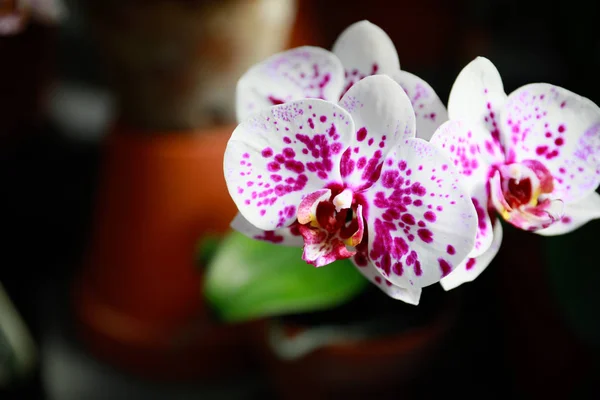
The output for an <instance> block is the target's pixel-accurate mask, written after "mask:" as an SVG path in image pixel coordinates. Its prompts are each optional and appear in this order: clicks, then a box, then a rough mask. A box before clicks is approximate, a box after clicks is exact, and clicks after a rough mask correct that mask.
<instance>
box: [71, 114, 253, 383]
mask: <svg viewBox="0 0 600 400" xmlns="http://www.w3.org/2000/svg"><path fill="white" fill-rule="evenodd" d="M231 129H232V128H231V127H227V126H226V127H222V128H218V129H214V130H210V131H207V130H203V131H202V132H199V133H198V134H190V133H189V132H187V133H186V134H176V133H165V134H160V135H153V136H152V135H148V134H147V133H144V132H140V131H136V130H134V129H131V128H127V127H124V126H117V127H116V128H115V129H114V131H113V132H111V135H110V137H109V138H108V142H107V144H106V149H105V152H106V155H105V160H104V168H103V170H102V176H101V185H100V188H99V191H98V198H97V206H96V207H97V208H96V210H97V213H96V218H95V230H94V232H93V238H92V242H91V246H90V249H89V250H90V251H89V257H88V259H87V263H86V265H85V268H84V269H83V273H82V276H81V280H80V281H79V282H78V285H77V286H76V290H75V296H76V298H75V306H76V312H77V316H78V319H79V322H80V328H81V330H82V333H83V337H84V340H85V341H86V342H87V344H88V346H89V347H90V349H91V350H92V351H93V352H94V353H96V354H97V355H98V356H100V357H102V358H104V359H108V360H112V361H114V362H117V363H118V364H119V365H121V366H122V367H125V368H128V369H130V370H132V371H135V372H138V373H141V374H143V375H149V376H160V377H165V378H168V377H176V378H185V377H193V376H204V377H212V376H216V375H219V374H221V373H223V370H227V373H229V372H231V371H233V370H236V369H237V367H240V366H241V365H242V364H243V363H244V360H243V357H242V356H240V354H242V353H243V349H240V347H242V346H243V343H242V342H243V341H242V340H240V335H241V334H242V332H241V331H240V330H238V329H236V327H230V326H227V327H225V326H218V325H215V324H213V323H212V322H210V318H209V316H208V311H207V308H206V307H205V306H204V304H203V303H202V296H201V293H200V287H201V279H202V276H201V274H200V272H199V270H198V267H197V266H196V265H195V258H194V256H195V251H194V250H195V248H196V244H197V241H198V239H199V238H201V237H202V236H203V235H205V234H215V233H216V234H218V233H221V232H224V231H225V230H226V229H227V228H228V225H229V222H230V221H231V219H232V218H233V216H234V214H235V211H236V210H235V206H234V204H233V202H232V201H231V200H230V198H229V196H228V194H227V190H226V188H225V183H224V181H223V179H222V177H221V174H220V165H221V164H222V158H223V150H224V147H225V144H226V141H227V139H228V138H229V134H230V132H231ZM209 360H210V362H207V361H209Z"/></svg>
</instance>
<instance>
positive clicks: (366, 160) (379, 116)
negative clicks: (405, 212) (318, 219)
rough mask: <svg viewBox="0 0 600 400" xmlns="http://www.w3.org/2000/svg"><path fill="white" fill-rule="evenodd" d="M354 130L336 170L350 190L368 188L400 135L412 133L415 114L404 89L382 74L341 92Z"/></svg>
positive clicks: (411, 134) (409, 135)
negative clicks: (344, 92) (343, 93)
mask: <svg viewBox="0 0 600 400" xmlns="http://www.w3.org/2000/svg"><path fill="white" fill-rule="evenodd" d="M340 105H341V106H342V107H343V108H345V109H346V110H348V112H349V113H350V115H351V116H352V119H353V120H354V125H355V127H356V132H355V133H354V134H353V135H352V137H351V138H350V139H349V140H350V141H349V142H348V143H349V144H350V147H349V148H348V150H346V152H345V153H344V155H343V157H342V160H341V165H340V172H341V175H342V178H343V180H344V182H345V183H346V184H347V185H348V186H350V187H351V188H353V189H357V190H359V189H361V188H365V187H368V186H370V185H372V184H373V182H374V181H375V180H376V179H377V177H378V176H379V170H380V169H379V166H380V165H381V162H382V161H383V159H384V158H385V156H386V155H387V153H388V152H389V151H390V149H393V148H395V147H396V146H397V145H398V143H400V142H401V140H402V139H404V138H412V137H414V136H415V114H414V111H413V109H412V105H411V104H410V100H409V99H408V96H407V95H406V93H404V90H402V88H401V87H400V85H398V84H397V83H396V82H394V81H393V80H392V79H390V78H389V77H387V76H384V75H378V76H370V77H367V78H365V79H363V80H361V81H360V82H358V83H357V84H355V85H354V86H352V88H351V89H350V90H348V92H347V93H346V94H345V95H344V97H343V98H342V100H341V101H340Z"/></svg>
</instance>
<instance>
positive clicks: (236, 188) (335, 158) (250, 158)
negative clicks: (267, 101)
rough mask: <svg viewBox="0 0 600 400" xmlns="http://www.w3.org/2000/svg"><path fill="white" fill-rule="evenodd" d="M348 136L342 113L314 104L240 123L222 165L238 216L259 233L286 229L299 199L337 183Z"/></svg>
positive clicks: (348, 127) (304, 102)
mask: <svg viewBox="0 0 600 400" xmlns="http://www.w3.org/2000/svg"><path fill="white" fill-rule="evenodd" d="M353 134H354V123H353V122H352V118H351V117H350V115H349V114H348V113H347V112H346V111H345V110H343V109H342V108H341V107H339V106H338V105H336V104H333V103H330V102H326V101H323V100H317V99H307V100H300V101H294V102H290V103H287V104H282V105H279V106H274V107H271V108H269V109H266V110H263V111H261V112H260V113H258V114H256V115H254V116H253V117H251V118H249V119H248V120H246V121H244V122H243V123H241V124H240V125H238V127H237V128H236V129H235V131H234V132H233V134H232V136H231V139H230V140H229V143H228V144H227V148H226V149H225V159H224V163H223V164H224V172H225V180H226V183H227V188H228V190H229V193H230V195H231V197H232V199H233V201H234V202H235V204H236V206H237V207H238V210H239V211H240V212H241V213H242V215H243V216H244V218H246V219H247V220H248V221H249V222H250V223H251V224H252V225H254V226H256V227H257V228H259V229H262V230H266V231H269V230H274V229H277V228H282V227H285V226H289V225H291V224H292V223H293V222H294V221H295V220H296V212H297V207H298V205H299V204H300V201H301V200H302V198H303V197H304V196H306V195H307V194H309V193H312V192H314V191H316V190H319V189H323V188H324V187H325V186H327V185H328V184H331V183H338V184H339V183H341V178H340V175H339V170H338V165H339V163H340V158H341V156H342V153H343V152H344V150H345V149H346V147H345V146H344V143H348V142H349V141H350V136H351V135H353Z"/></svg>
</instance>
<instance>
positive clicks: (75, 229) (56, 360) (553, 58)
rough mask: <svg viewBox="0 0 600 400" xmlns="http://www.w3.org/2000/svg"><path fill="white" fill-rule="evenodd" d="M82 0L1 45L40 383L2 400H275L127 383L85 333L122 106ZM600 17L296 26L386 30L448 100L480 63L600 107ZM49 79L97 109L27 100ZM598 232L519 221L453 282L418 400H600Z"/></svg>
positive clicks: (8, 190) (8, 248)
mask: <svg viewBox="0 0 600 400" xmlns="http://www.w3.org/2000/svg"><path fill="white" fill-rule="evenodd" d="M71 3H72V4H71V7H72V13H71V15H70V18H69V20H67V21H66V23H65V24H64V25H62V26H61V27H60V29H58V30H54V29H49V28H47V27H44V26H40V25H37V24H32V25H31V26H29V27H28V29H27V30H26V31H25V32H24V33H23V34H21V35H19V36H18V37H11V38H0V90H1V91H0V132H1V135H0V137H1V140H2V141H1V146H0V185H1V187H2V190H1V191H0V221H1V222H0V227H1V228H0V232H2V233H1V236H2V241H1V242H0V243H1V249H2V251H1V254H3V257H2V259H1V261H0V281H1V282H2V284H3V285H4V286H5V287H6V289H7V291H8V293H9V295H10V296H11V298H12V300H13V301H14V303H15V305H16V307H17V309H18V310H19V312H20V313H21V315H22V317H23V319H24V320H25V322H26V323H27V325H28V326H29V327H30V329H31V330H32V332H33V335H34V337H35V338H36V340H37V342H38V344H39V345H40V351H41V355H42V357H41V363H40V365H39V367H38V371H37V374H36V376H35V377H34V378H33V379H32V380H30V381H28V382H27V383H26V384H24V385H22V386H20V387H18V388H15V389H14V390H13V391H12V392H11V393H10V394H9V393H6V394H2V392H0V399H4V398H5V397H6V398H9V396H16V397H15V398H23V399H26V398H49V399H58V400H62V399H63V398H64V399H65V400H69V399H71V398H73V399H75V398H77V397H68V396H67V397H60V396H61V395H60V393H69V390H65V389H64V388H65V386H68V385H70V384H72V383H73V380H76V381H77V382H78V383H77V386H78V387H80V388H82V389H81V391H79V392H76V393H80V396H81V393H85V389H86V385H87V387H88V388H90V390H91V391H92V392H93V391H94V390H100V389H99V388H102V390H108V392H107V393H110V389H109V388H110V386H111V385H113V387H115V390H116V391H117V392H118V391H120V392H121V393H128V395H129V396H130V397H129V398H132V399H133V398H140V399H142V398H143V399H146V398H150V397H148V396H149V394H148V393H150V392H148V390H150V391H151V392H152V393H153V395H155V396H162V397H157V398H188V397H185V396H186V395H187V394H188V393H189V396H190V398H191V396H192V394H193V393H196V392H195V391H199V392H198V393H200V395H199V396H200V398H202V395H203V396H205V398H222V397H224V396H229V397H230V398H258V397H268V396H271V395H272V393H271V392H270V391H269V389H266V388H265V387H264V384H263V383H261V382H262V381H255V380H252V379H251V380H250V381H249V382H248V381H244V382H245V384H244V385H241V386H239V388H238V389H237V391H233V392H231V388H230V387H229V388H228V389H225V387H227V386H228V385H224V388H223V390H221V389H220V387H219V386H217V387H214V386H210V388H209V389H207V388H206V387H201V388H197V387H196V386H194V385H189V384H186V385H183V386H181V385H174V384H162V383H156V382H147V381H144V380H141V379H138V378H134V377H130V376H129V375H127V374H123V373H121V372H119V371H118V369H117V370H116V369H113V368H112V367H110V366H108V365H106V364H104V363H102V362H100V361H97V360H95V358H94V357H93V356H91V355H90V354H87V353H86V349H85V347H84V346H82V345H81V343H79V342H78V340H77V337H76V335H74V332H73V330H72V329H71V312H70V306H71V300H70V297H69V293H70V285H71V282H72V279H73V277H74V275H75V274H76V273H77V272H78V270H79V268H80V264H81V260H82V257H83V255H84V253H85V249H86V245H87V243H88V240H89V233H90V229H91V216H92V215H93V210H94V204H95V203H94V199H95V194H96V187H97V177H98V169H99V165H100V163H101V161H102V154H103V153H102V149H103V138H104V134H105V131H106V130H107V129H108V127H109V126H110V120H111V119H112V118H115V116H116V115H117V114H118V112H117V111H115V107H116V105H115V103H114V95H113V94H112V93H111V91H110V89H109V88H108V86H107V78H106V75H105V73H104V70H103V68H102V64H103V62H102V55H101V54H99V53H98V50H97V48H96V47H95V45H94V42H93V40H92V39H91V37H90V34H89V29H88V25H87V22H86V19H85V14H84V13H82V12H81V10H82V7H81V4H80V3H79V2H71ZM598 15H600V3H598V2H588V1H580V0H571V1H569V2H562V3H554V2H549V1H529V0H523V1H502V0H490V1H485V2H483V1H456V2H453V1H442V0H439V1H438V0H422V1H419V2H405V1H391V0H390V1H384V0H369V1H368V2H359V1H354V0H351V1H339V2H338V1H312V2H307V1H301V13H300V16H299V18H301V19H302V20H303V21H304V23H305V24H306V26H307V27H309V28H310V29H308V33H307V37H310V38H312V39H314V40H316V41H318V42H319V43H312V44H315V45H321V46H323V47H326V48H330V47H331V44H332V43H333V41H334V40H335V38H336V37H337V35H338V34H339V33H340V32H341V31H342V30H343V29H344V28H345V27H346V26H347V25H349V24H350V23H352V22H354V21H357V20H360V19H368V20H370V21H371V22H373V23H375V24H377V25H379V26H380V27H381V28H383V29H384V30H385V31H386V32H387V33H388V34H389V35H390V36H391V38H392V40H393V41H394V43H395V45H396V47H397V49H398V53H399V55H400V61H401V65H402V68H403V69H405V70H407V71H410V72H412V73H415V74H417V75H419V76H421V77H422V78H424V79H425V80H426V81H428V82H429V83H430V84H431V85H432V86H433V87H434V88H435V89H436V91H437V93H438V94H439V96H440V98H442V100H444V101H445V100H446V99H447V98H448V94H449V91H450V88H451V85H452V82H453V80H454V78H455V77H456V75H457V73H458V72H459V71H460V69H461V68H462V67H463V66H464V65H466V64H467V63H468V62H469V61H470V60H471V59H473V58H474V57H476V56H478V55H483V56H486V57H487V58H489V59H490V60H492V62H493V63H494V64H495V65H496V66H497V68H498V70H499V71H500V73H501V75H502V77H503V80H504V85H505V90H506V92H507V93H510V92H511V91H512V90H514V89H516V88H518V87H519V86H521V85H523V84H526V83H531V82H549V83H553V84H557V85H560V86H563V87H566V88H568V89H570V90H572V91H574V92H576V93H578V94H580V95H583V96H585V97H588V98H590V99H591V100H593V101H594V102H596V103H598V102H600V80H599V79H598V71H600V34H599V33H598V22H597V18H598ZM302 40H303V39H302V38H300V42H302ZM53 45H56V46H57V47H56V50H52V47H49V46H53ZM11 60H12V62H11ZM15 60H18V61H15ZM49 77H52V80H53V81H54V82H55V83H56V84H57V85H61V84H65V83H68V84H75V86H76V87H77V88H79V89H78V90H80V91H82V92H83V93H84V98H88V97H91V98H92V99H94V100H93V101H91V102H90V105H89V107H90V108H91V109H92V110H91V111H90V114H89V116H86V117H85V118H83V119H82V118H81V116H79V118H77V117H76V118H75V119H76V121H74V122H72V123H68V122H65V121H66V120H69V118H71V116H69V113H67V116H66V117H65V116H64V115H63V114H64V113H63V114H61V113H60V112H57V111H56V110H57V109H58V110H60V108H61V107H66V106H64V105H63V104H73V103H72V102H71V103H69V102H67V103H62V101H64V99H63V98H62V97H60V98H59V97H56V96H54V97H53V96H50V99H51V100H50V104H49V105H47V104H46V103H45V102H43V101H42V100H41V98H46V97H43V96H41V95H40V98H37V97H34V98H31V97H28V95H29V94H30V93H32V92H33V93H35V88H36V87H39V86H40V85H42V84H43V82H45V81H46V80H47V79H48V78H49ZM86 96H87V97H86ZM38 101H39V103H40V104H41V103H43V104H46V105H44V107H45V108H46V109H47V112H45V113H44V114H43V115H45V116H46V117H45V118H41V119H40V118H37V117H36V115H37V114H36V115H32V114H29V113H28V111H27V110H31V109H35V108H36V105H37V104H38V103H37V102H38ZM3 121H7V122H6V123H4V122H3ZM81 121H83V123H82V122H81ZM86 121H89V125H88V126H86V124H85V122H86ZM599 229H600V225H599V224H598V223H591V224H589V225H588V226H586V227H585V228H584V229H582V230H581V232H579V233H577V234H574V235H567V236H566V237H564V238H559V239H543V238H539V237H537V236H534V235H532V234H527V233H523V232H518V231H516V230H515V229H509V228H507V229H506V230H505V238H506V239H505V241H504V243H503V248H502V250H501V252H500V254H499V256H498V257H497V259H496V260H495V261H494V263H493V264H492V265H491V266H490V267H489V269H488V270H486V272H485V273H484V274H482V275H481V276H480V277H479V278H478V279H477V281H476V282H474V283H471V284H465V285H463V286H462V287H461V288H460V289H457V290H459V291H460V292H461V293H462V297H463V302H462V307H461V313H460V317H459V321H458V322H457V325H456V327H455V331H454V334H453V336H452V339H451V341H449V342H448V344H447V345H446V346H445V347H444V349H443V350H442V351H441V353H440V356H439V362H438V364H437V365H436V366H435V368H434V371H433V372H432V373H431V374H429V375H427V376H424V377H421V378H419V379H420V380H419V382H417V387H419V388H420V391H418V392H417V393H419V395H417V396H416V397H417V398H421V397H422V398H430V397H433V396H438V395H445V396H448V395H450V396H452V397H454V396H457V397H459V396H460V397H466V398H507V397H508V398H558V397H559V396H561V397H563V398H564V396H566V397H567V398H583V399H585V398H590V399H591V398H599V396H600V392H599V390H600V389H598V381H599V379H600V367H599V365H600V364H599V357H598V348H599V347H598V345H599V338H598V332H599V331H598V324H597V321H598V319H599V318H598V313H597V311H595V310H597V308H595V307H594V305H596V306H597V305H600V304H597V303H595V301H597V300H598V294H597V293H598V285H599V284H600V281H599V279H598V272H596V270H598V268H596V265H597V264H596V257H595V251H596V250H595V248H596V247H597V244H596V243H597V240H596V238H597V237H598V232H599ZM561 256H562V258H561ZM549 258H550V260H549ZM552 260H554V263H552V262H551V261H552ZM557 260H559V262H558V263H557ZM575 269H576V270H575ZM570 271H573V272H570ZM61 368H62V370H61ZM63 370H64V371H65V372H60V371H63ZM73 371H78V372H77V373H75V374H74V373H73ZM86 371H88V372H86ZM79 374H81V375H79ZM59 381H60V382H59ZM57 393H58V394H57ZM115 393H116V392H115ZM107 396H108V397H106V398H113V397H111V396H110V395H107ZM400 396H401V394H398V397H400ZM80 398H84V397H80ZM90 398H92V397H90ZM93 398H103V397H102V396H101V397H93ZM119 398H120V397H119ZM152 398H154V397H152Z"/></svg>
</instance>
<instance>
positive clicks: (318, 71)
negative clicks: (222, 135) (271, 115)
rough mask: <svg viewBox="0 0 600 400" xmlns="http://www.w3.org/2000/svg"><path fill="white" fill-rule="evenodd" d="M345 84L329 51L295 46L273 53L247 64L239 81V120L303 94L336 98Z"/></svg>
mask: <svg viewBox="0 0 600 400" xmlns="http://www.w3.org/2000/svg"><path fill="white" fill-rule="evenodd" d="M343 86H344V69H343V67H342V64H341V63H340V60H339V59H338V58H337V57H336V56H335V55H334V54H333V53H331V52H329V51H327V50H325V49H321V48H319V47H310V46H304V47H298V48H295V49H292V50H288V51H284V52H282V53H278V54H275V55H274V56H272V57H270V58H269V59H267V60H266V61H264V62H262V63H260V64H258V65H255V66H254V67H252V68H250V69H249V70H248V71H247V72H246V73H245V74H244V75H243V76H242V77H241V78H240V80H239V81H238V85H237V94H236V114H237V118H238V122H241V121H243V120H244V119H246V118H247V117H248V116H249V115H250V114H252V113H255V112H257V111H259V110H261V109H263V108H267V107H269V106H273V105H277V104H282V103H286V102H289V101H292V100H301V99H304V98H317V99H323V100H332V101H335V102H337V101H338V99H339V96H340V93H341V92H342V88H343Z"/></svg>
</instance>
